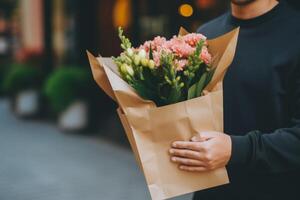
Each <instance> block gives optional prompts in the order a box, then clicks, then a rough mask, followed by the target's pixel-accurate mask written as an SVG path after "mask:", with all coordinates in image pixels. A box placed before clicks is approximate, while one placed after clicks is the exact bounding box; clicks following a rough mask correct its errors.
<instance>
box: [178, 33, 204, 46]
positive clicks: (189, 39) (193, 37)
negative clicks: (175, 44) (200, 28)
mask: <svg viewBox="0 0 300 200" xmlns="http://www.w3.org/2000/svg"><path fill="white" fill-rule="evenodd" d="M183 40H184V41H185V42H186V43H187V44H189V45H190V46H192V47H196V45H197V43H198V42H199V41H200V40H205V41H206V37H205V36H204V35H202V34H199V33H190V34H187V35H185V36H183Z"/></svg>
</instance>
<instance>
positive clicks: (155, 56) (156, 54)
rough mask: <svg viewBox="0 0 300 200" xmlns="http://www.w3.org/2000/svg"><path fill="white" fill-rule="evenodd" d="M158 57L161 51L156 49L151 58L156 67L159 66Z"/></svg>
mask: <svg viewBox="0 0 300 200" xmlns="http://www.w3.org/2000/svg"><path fill="white" fill-rule="evenodd" d="M160 57H161V52H158V51H155V52H153V60H154V62H155V66H156V67H158V66H160Z"/></svg>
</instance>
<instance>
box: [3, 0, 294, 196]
mask: <svg viewBox="0 0 300 200" xmlns="http://www.w3.org/2000/svg"><path fill="white" fill-rule="evenodd" d="M287 1H288V2H289V3H290V4H291V5H292V6H294V7H295V8H297V9H298V8H299V7H300V2H299V1H298V0H287ZM228 5H229V1H228V0H89V1H86V0H0V199H1V200H19V199H20V200H27V199H28V200H39V199H41V200H48V199H49V200H69V199H70V200H71V199H72V200H82V199H84V200H96V199H106V200H114V199H128V200H135V199H136V200H140V199H149V198H150V196H149V193H148V191H147V187H146V183H145V180H144V178H143V175H142V173H141V172H140V170H139V169H138V167H137V165H136V163H135V160H134V158H133V155H132V153H131V150H130V148H129V145H128V142H127V139H126V137H125V134H124V132H123V128H122V126H121V124H120V121H119V119H118V117H117V115H116V112H115V110H116V108H117V106H116V105H115V103H114V102H113V101H112V100H110V99H109V98H108V97H107V96H106V95H105V94H104V93H103V92H102V91H101V90H100V89H99V88H98V86H97V85H96V84H95V83H94V81H93V79H92V76H91V72H90V68H89V64H88V60H87V56H86V50H89V51H91V52H92V53H93V54H94V55H98V54H101V55H102V56H116V55H118V54H119V53H120V51H121V50H120V47H119V44H120V42H119V40H118V37H117V31H116V30H117V27H119V26H122V27H123V28H124V29H125V32H126V34H127V35H128V36H129V38H131V39H132V42H133V44H134V45H138V44H139V43H141V42H143V41H145V40H147V39H151V38H153V36H155V35H161V36H165V37H170V36H172V35H174V34H176V33H177V32H178V30H179V27H180V26H183V27H185V28H186V29H187V30H188V31H190V32H192V31H196V29H197V28H198V27H199V26H201V25H202V24H203V23H205V22H207V21H209V20H210V19H213V18H214V17H217V16H219V15H221V14H222V13H224V12H225V11H226V10H227V9H228ZM177 199H191V195H186V196H183V197H179V198H177Z"/></svg>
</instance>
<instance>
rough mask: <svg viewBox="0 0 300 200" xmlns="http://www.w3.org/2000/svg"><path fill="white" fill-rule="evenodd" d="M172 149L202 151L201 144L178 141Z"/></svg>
mask: <svg viewBox="0 0 300 200" xmlns="http://www.w3.org/2000/svg"><path fill="white" fill-rule="evenodd" d="M172 147H173V148H176V149H190V150H194V151H200V150H201V144H199V143H198V142H185V141H177V142H173V144H172Z"/></svg>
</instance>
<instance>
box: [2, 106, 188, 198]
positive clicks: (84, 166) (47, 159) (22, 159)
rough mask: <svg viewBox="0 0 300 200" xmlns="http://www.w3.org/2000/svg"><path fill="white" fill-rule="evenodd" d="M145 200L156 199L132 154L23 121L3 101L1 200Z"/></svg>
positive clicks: (90, 138)
mask: <svg viewBox="0 0 300 200" xmlns="http://www.w3.org/2000/svg"><path fill="white" fill-rule="evenodd" d="M144 199H145V200H147V199H150V196H149V193H148V191H147V188H146V183H145V180H144V178H143V175H142V173H141V172H140V170H139V169H138V167H137V164H136V163H135V160H134V157H133V155H132V153H131V151H130V150H129V149H127V148H125V147H122V146H119V145H116V144H114V143H112V142H110V141H109V140H105V139H101V138H99V137H96V136H84V137H83V136H80V135H76V134H75V135H74V134H64V133H61V132H60V131H59V130H58V129H57V128H56V127H55V125H53V124H49V123H48V122H40V121H32V120H27V121H23V120H19V119H17V118H15V117H14V116H13V115H12V114H11V112H10V111H9V108H8V103H7V102H6V101H5V100H0V200H144ZM188 199H191V196H190V195H187V196H183V197H180V198H176V200H188Z"/></svg>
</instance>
